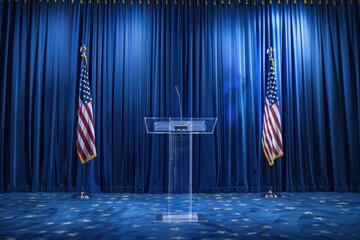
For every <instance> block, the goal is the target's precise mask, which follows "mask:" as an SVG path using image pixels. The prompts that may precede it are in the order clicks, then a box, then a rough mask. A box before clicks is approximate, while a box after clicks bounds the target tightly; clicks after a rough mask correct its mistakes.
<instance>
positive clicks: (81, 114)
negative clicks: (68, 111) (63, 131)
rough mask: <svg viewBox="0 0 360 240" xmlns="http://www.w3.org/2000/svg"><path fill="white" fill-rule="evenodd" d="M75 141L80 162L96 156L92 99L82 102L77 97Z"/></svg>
mask: <svg viewBox="0 0 360 240" xmlns="http://www.w3.org/2000/svg"><path fill="white" fill-rule="evenodd" d="M76 141H77V152H78V155H79V158H80V161H81V163H86V162H88V161H90V160H91V159H93V158H94V157H96V147H95V134H94V120H93V112H92V101H89V102H88V103H86V104H84V103H83V102H82V100H81V98H79V109H78V126H77V136H76Z"/></svg>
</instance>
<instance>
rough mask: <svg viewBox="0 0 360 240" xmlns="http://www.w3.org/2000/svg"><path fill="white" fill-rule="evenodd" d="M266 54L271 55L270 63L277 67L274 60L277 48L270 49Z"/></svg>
mask: <svg viewBox="0 0 360 240" xmlns="http://www.w3.org/2000/svg"><path fill="white" fill-rule="evenodd" d="M266 53H267V54H269V61H270V63H271V66H273V67H274V66H275V64H274V58H273V57H272V55H273V53H275V48H273V47H270V48H268V49H267V50H266Z"/></svg>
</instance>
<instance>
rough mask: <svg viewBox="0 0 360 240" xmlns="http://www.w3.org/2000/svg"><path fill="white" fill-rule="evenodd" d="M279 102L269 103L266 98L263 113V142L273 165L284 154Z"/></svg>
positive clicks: (267, 156) (268, 158) (269, 160)
mask: <svg viewBox="0 0 360 240" xmlns="http://www.w3.org/2000/svg"><path fill="white" fill-rule="evenodd" d="M280 119H281V118H280V107H279V102H278V101H277V102H276V103H275V104H272V105H271V104H269V101H268V99H267V98H266V104H265V111H264V115H263V133H262V144H263V149H264V153H265V156H266V158H267V160H268V162H269V164H270V166H272V165H273V164H274V160H275V159H277V158H279V157H281V156H283V155H284V153H283V143H282V130H281V120H280Z"/></svg>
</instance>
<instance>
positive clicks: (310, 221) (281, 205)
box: [0, 192, 360, 240]
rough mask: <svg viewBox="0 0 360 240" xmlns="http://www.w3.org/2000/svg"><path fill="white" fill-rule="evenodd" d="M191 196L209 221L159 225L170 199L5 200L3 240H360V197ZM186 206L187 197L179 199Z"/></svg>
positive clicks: (19, 196)
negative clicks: (158, 219) (160, 217)
mask: <svg viewBox="0 0 360 240" xmlns="http://www.w3.org/2000/svg"><path fill="white" fill-rule="evenodd" d="M282 194H283V197H282V198H276V199H275V198H274V199H270V198H264V197H262V195H261V194H260V193H220V194H193V198H192V201H193V203H192V205H193V211H194V212H198V213H202V214H204V215H205V216H206V220H207V221H205V222H189V223H163V222H160V223H159V222H156V221H155V215H156V214H157V213H161V212H166V211H167V207H168V206H167V197H168V195H167V194H123V193H111V194H110V193H95V194H93V196H94V197H93V198H90V199H75V198H72V197H71V196H72V193H6V194H0V239H9V240H10V239H97V240H100V239H310V238H312V239H360V193H334V192H315V193H282ZM174 197H175V199H177V201H178V203H179V204H184V207H185V206H187V205H188V201H189V199H188V195H181V194H180V195H176V196H174Z"/></svg>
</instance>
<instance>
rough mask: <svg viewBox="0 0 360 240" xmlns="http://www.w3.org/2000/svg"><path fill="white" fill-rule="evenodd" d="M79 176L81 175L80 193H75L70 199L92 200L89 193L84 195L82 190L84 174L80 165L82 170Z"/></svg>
mask: <svg viewBox="0 0 360 240" xmlns="http://www.w3.org/2000/svg"><path fill="white" fill-rule="evenodd" d="M81 175H82V179H81V192H80V193H75V194H73V195H72V198H81V199H89V198H92V197H93V196H92V195H91V194H90V193H85V191H84V189H85V187H84V182H85V174H84V164H82V169H81Z"/></svg>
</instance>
